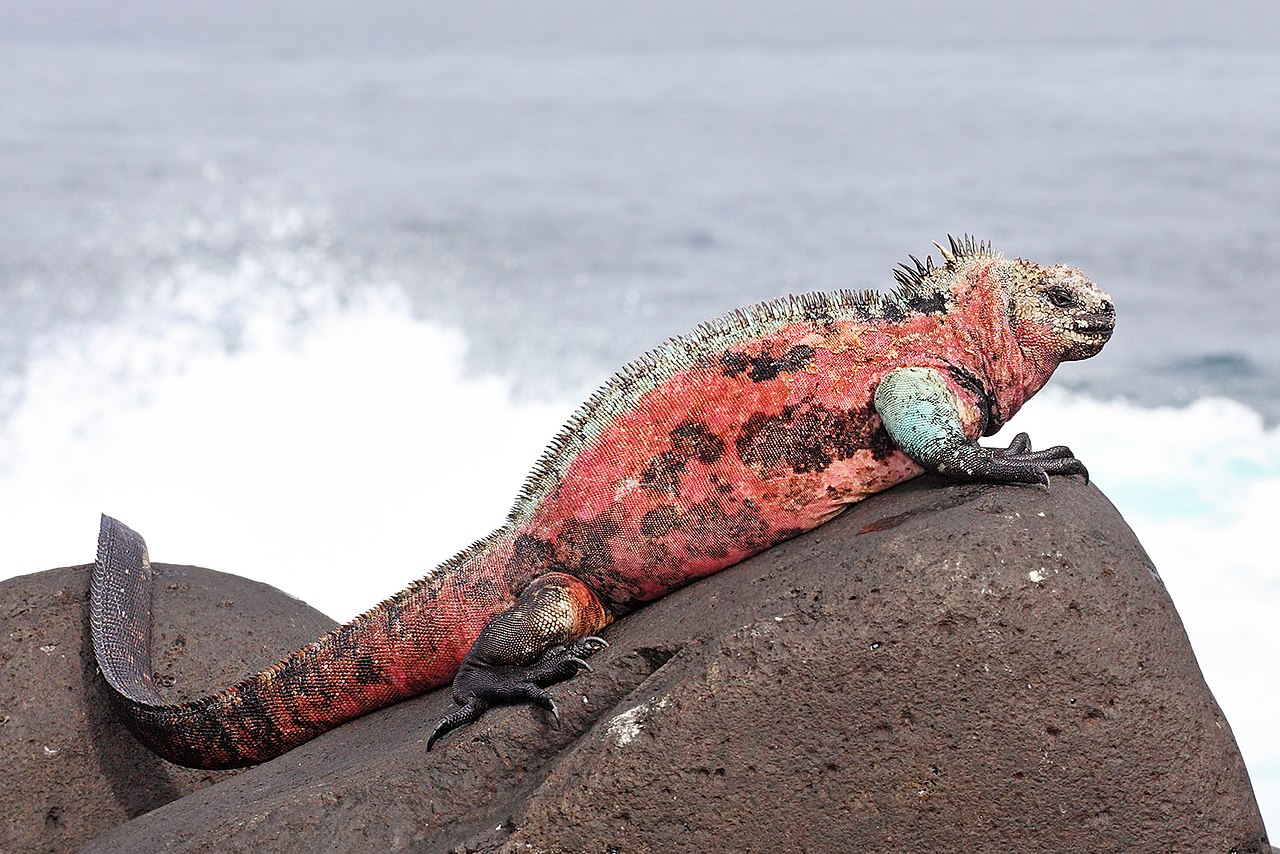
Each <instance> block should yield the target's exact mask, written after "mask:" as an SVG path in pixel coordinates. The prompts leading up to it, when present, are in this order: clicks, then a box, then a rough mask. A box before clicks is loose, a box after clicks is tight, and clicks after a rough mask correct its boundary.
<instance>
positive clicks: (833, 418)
mask: <svg viewBox="0 0 1280 854" xmlns="http://www.w3.org/2000/svg"><path fill="white" fill-rule="evenodd" d="M952 250H953V252H952V253H951V254H947V258H948V264H947V266H946V267H945V268H934V267H933V265H932V263H931V262H930V263H928V264H920V263H919V262H917V266H916V268H915V269H914V270H912V269H910V268H907V273H906V274H905V275H903V274H900V275H899V278H900V280H901V281H902V283H903V288H902V289H901V290H900V291H898V292H896V293H895V294H893V295H889V296H879V295H875V294H854V293H851V292H847V291H845V292H836V293H829V294H807V295H804V296H800V297H784V298H781V299H778V300H774V301H771V302H768V303H763V304H761V305H758V306H755V307H752V308H749V309H743V310H739V311H736V312H732V313H730V314H728V315H726V316H724V317H722V318H720V319H718V320H716V321H712V322H710V323H708V324H704V325H703V326H700V327H698V328H697V329H695V330H694V331H693V332H692V333H690V334H689V335H686V336H683V337H681V338H676V339H672V340H671V341H668V342H667V343H666V344H665V345H663V346H662V347H659V348H658V349H656V350H654V351H652V352H650V353H649V354H646V355H645V356H643V357H642V358H640V359H638V360H637V361H635V362H633V363H631V364H630V365H628V366H627V367H626V368H624V369H623V370H622V371H621V372H619V373H618V374H617V375H615V376H614V377H613V378H612V379H611V380H610V381H609V382H608V383H606V384H605V386H603V387H602V388H601V389H600V390H599V391H597V392H596V394H594V395H593V396H592V397H591V399H590V400H588V402H587V403H586V404H584V406H583V407H582V408H581V409H579V411H578V412H577V413H576V414H575V415H574V416H573V418H571V419H570V421H569V423H568V424H567V425H566V426H565V428H564V429H563V430H562V431H561V433H560V434H559V435H558V436H557V437H556V438H555V440H554V441H553V442H552V445H551V447H550V449H549V450H548V451H547V453H546V454H544V456H543V458H542V459H541V461H540V462H539V463H538V465H537V466H536V467H535V469H534V472H533V474H532V475H531V476H530V477H529V479H528V481H527V482H526V484H525V486H524V488H523V490H522V491H521V495H520V497H519V499H518V500H517V503H516V505H515V507H514V509H513V510H512V512H511V514H510V516H509V517H508V520H507V523H506V524H505V525H504V526H503V527H502V528H500V529H499V530H498V531H496V532H495V533H494V534H492V535H490V536H489V537H487V538H486V539H484V540H481V541H480V542H478V543H476V544H475V545H473V546H471V547H470V548H468V549H467V550H465V551H463V552H462V553H461V554H459V555H458V556H457V557H455V558H454V559H453V560H451V561H449V562H447V563H446V564H444V565H442V566H441V567H439V568H437V569H436V570H435V571H433V572H432V573H431V574H430V575H428V576H427V577H426V578H424V579H422V580H420V581H418V582H416V583H414V584H413V585H411V586H410V587H409V588H408V589H406V590H405V591H403V592H401V593H400V594H398V595H396V596H395V597H393V598H392V599H389V600H387V601H385V602H383V603H382V604H380V605H378V606H377V607H376V608H374V609H372V610H371V611H369V612H367V613H365V614H363V615H361V616H360V617H358V618H356V620H354V621H352V622H351V623H349V624H347V625H345V626H342V627H340V628H338V629H337V630H335V631H334V632H332V633H331V634H329V635H327V636H325V637H324V638H321V639H320V640H318V641H317V642H315V643H314V644H311V645H310V646H308V647H305V648H304V649H302V650H299V651H298V652H296V653H294V654H293V655H291V656H290V657H289V658H287V659H285V660H284V661H283V662H281V663H280V664H279V665H277V666H276V667H274V668H272V669H270V670H267V671H264V672H263V673H261V674H258V675H257V676H254V677H252V678H250V679H248V680H246V681H245V682H243V683H241V684H240V685H238V686H236V687H234V688H232V689H229V690H228V691H226V692H224V693H222V694H219V695H215V696H213V697H208V698H204V699H201V700H196V701H192V702H189V703H184V704H180V705H164V704H163V703H162V701H161V700H160V698H159V697H158V695H157V694H156V692H155V690H154V686H153V685H151V684H150V682H151V680H150V675H149V674H150V666H149V651H148V649H147V646H148V644H149V639H148V638H146V637H143V636H142V635H143V634H144V633H143V631H142V629H141V628H140V627H134V628H132V629H131V628H130V627H131V626H132V625H133V623H131V622H130V621H129V620H128V619H126V618H125V617H123V616H118V615H125V614H127V613H133V612H138V611H140V610H145V602H144V599H145V600H146V601H149V591H148V590H147V589H146V581H145V573H134V574H133V575H134V576H135V577H134V578H133V580H132V581H126V582H123V583H122V582H121V581H120V579H119V577H120V575H121V574H122V572H121V569H120V567H121V566H132V565H134V564H137V565H140V566H144V567H145V546H144V545H142V543H141V539H140V538H137V537H136V535H135V534H133V533H132V532H131V531H129V530H128V529H127V528H125V527H124V526H123V525H120V524H119V523H117V522H114V521H113V520H105V521H104V535H103V540H102V543H103V545H102V546H100V555H99V564H98V568H97V570H96V571H95V580H94V590H95V598H94V603H93V621H94V637H95V649H96V651H97V655H98V659H99V662H100V663H101V665H102V669H103V672H104V675H105V676H106V677H107V679H108V681H109V682H111V684H112V685H113V686H114V687H115V688H116V689H117V691H118V692H119V693H120V695H121V700H122V703H123V705H124V709H125V712H126V719H127V720H128V721H129V722H130V725H131V727H132V728H133V729H134V730H135V732H136V733H137V734H138V735H139V736H140V737H141V738H142V739H143V740H144V741H145V742H146V743H147V744H148V745H149V746H151V747H152V748H153V749H154V750H156V751H157V752H159V753H161V755H164V756H166V757H167V758H170V759H172V760H173V761H176V762H179V763H182V764H188V765H199V766H204V767H229V766H235V765H242V764H251V763H254V762H260V761H263V760H265V759H267V758H270V757H271V756H274V755H277V754H279V753H281V752H283V751H285V750H288V749H289V748H291V747H293V746H295V745H297V744H299V743H301V742H303V741H306V740H307V739H310V738H312V737H314V736H315V735H316V734H318V733H319V732H322V731H324V730H326V729H328V728H330V727H332V726H335V725H337V724H338V723H341V722H342V721H345V720H349V719H350V718H352V717H356V716H358V715H361V714H364V713H366V712H369V711H372V710H373V709H377V708H380V707H382V706H385V705H388V704H390V703H393V702H396V701H398V700H401V699H404V698H406V697H410V696H413V695H415V694H418V693H421V692H422V691H425V690H427V689H429V688H432V687H435V686H438V685H441V684H444V683H445V682H447V681H449V680H450V679H451V678H453V677H454V675H455V674H456V673H457V672H458V670H459V667H460V665H462V663H463V661H464V658H465V657H466V656H467V653H468V650H469V649H471V648H472V647H473V644H477V638H478V637H480V635H481V633H482V631H484V630H485V628H486V626H489V625H490V623H491V622H494V621H495V618H496V617H498V616H499V615H500V614H503V613H504V612H509V609H512V607H513V606H514V605H516V603H517V602H518V600H519V597H521V594H522V593H524V592H525V591H526V590H528V589H529V588H530V585H531V583H533V582H534V581H535V579H538V578H541V577H544V576H546V575H547V574H548V573H552V574H556V573H559V574H561V575H557V576H554V577H555V578H558V579H561V580H562V581H564V582H565V583H564V584H560V583H559V582H557V584H556V587H555V589H556V590H557V591H560V592H559V594H558V595H561V596H563V597H567V599H564V600H563V603H562V604H563V607H562V608H560V610H561V611H562V612H563V613H560V614H558V615H557V616H556V617H555V619H556V620H558V621H559V622H557V623H556V626H555V632H554V637H555V638H558V639H560V642H564V643H567V642H569V641H570V640H572V639H574V638H581V637H582V636H584V635H589V634H591V633H592V632H594V631H597V630H599V629H600V628H601V627H603V626H604V625H606V624H607V623H608V622H609V621H611V620H612V619H613V618H615V617H616V616H620V615H622V614H625V613H626V612H628V611H629V610H631V609H634V608H636V607H638V606H639V605H641V604H643V603H645V602H649V601H652V600H654V599H656V598H659V597H661V596H662V595H664V594H666V593H668V592H670V591H671V590H674V589H676V588H678V587H681V586H683V585H685V584H688V583H690V582H692V581H694V580H696V579H698V578H701V577H703V576H706V575H708V574H710V573H713V572H716V571H718V570H721V569H724V568H725V567H728V566H731V565H733V564H735V563H737V562H738V561H740V560H742V559H744V558H746V557H749V556H751V555H753V554H755V553H757V552H759V551H761V550H763V549H766V548H768V547H769V546H771V545H773V544H775V543H777V542H779V541H781V540H784V539H787V538H788V537H791V536H794V535H796V534H797V533H799V532H802V531H806V530H809V529H811V528H813V527H815V526H817V525H820V524H822V523H823V522H825V521H827V520H828V519H830V518H832V517H833V516H835V515H836V514H838V513H839V512H840V511H841V509H843V508H844V507H845V506H847V505H848V504H849V503H851V502H854V501H858V500H860V499H862V498H864V497H866V496H867V495H870V494H872V493H875V492H878V491H880V490H883V489H886V488H888V487H890V486H892V485H894V484H896V483H899V482H901V481H903V480H906V479H908V478H911V477H914V476H915V475H917V474H919V473H920V472H921V471H922V470H923V469H922V467H921V465H920V464H919V463H918V462H917V461H916V460H914V459H912V457H910V456H908V455H907V454H906V453H904V451H903V450H901V449H900V448H899V447H898V446H897V445H896V444H895V442H894V441H893V439H892V438H891V437H890V435H889V434H888V433H887V432H886V430H885V429H884V427H883V426H882V423H881V418H880V416H879V415H878V414H877V410H876V406H875V394H876V390H877V388H878V387H879V386H880V383H881V381H882V380H883V379H884V378H885V376H886V375H887V374H889V373H890V372H891V371H894V370H896V369H899V368H907V367H919V368H928V369H933V370H935V371H937V373H938V375H939V376H940V377H941V378H942V380H943V381H944V382H945V384H946V386H947V388H948V389H950V392H951V394H952V395H953V396H954V400H955V407H956V412H957V413H958V419H959V425H960V428H961V429H962V431H963V434H964V437H965V438H966V439H968V440H976V439H977V438H978V437H979V436H980V435H983V434H984V433H985V434H990V433H992V432H994V431H995V430H996V429H997V428H998V427H999V426H1000V425H1001V424H1003V423H1004V422H1005V421H1006V420H1007V419H1008V418H1009V417H1011V416H1012V415H1013V414H1014V413H1015V412H1016V411H1017V410H1018V408H1019V407H1020V406H1021V405H1022V403H1023V402H1024V401H1025V400H1026V399H1027V398H1028V397H1030V396H1031V395H1032V394H1034V393H1035V392H1036V391H1037V390H1038V389H1039V388H1040V387H1041V386H1042V385H1043V384H1044V382H1045V381H1046V380H1047V379H1048V377H1049V374H1050V373H1051V372H1052V371H1053V369H1054V367H1056V365H1057V361H1058V359H1057V358H1049V357H1047V356H1046V355H1045V354H1044V353H1041V352H1037V351H1034V350H1032V351H1029V350H1028V349H1027V347H1026V340H1029V339H1028V336H1027V334H1022V335H1019V334H1017V332H1016V330H1015V327H1014V320H1015V319H1016V318H1015V317H1014V314H1013V313H1012V312H1011V299H1010V295H1009V292H1010V285H1009V280H1010V276H1012V275H1014V273H1017V272H1018V270H1022V271H1023V272H1025V269H1023V268H1015V269H1014V273H1010V272H1009V269H1010V268H1009V265H1011V264H1013V265H1018V264H1021V265H1024V267H1025V266H1026V265H1027V264H1028V262H1020V261H1019V262H1009V261H1005V260H1004V259H1003V258H1001V257H1000V256H999V255H998V254H996V253H994V252H992V251H991V250H989V248H987V247H986V246H985V245H978V244H974V243H972V241H970V242H969V243H967V244H959V245H956V244H954V243H953V245H952ZM944 254H945V253H944ZM1039 269H1050V268H1039ZM1026 326H1027V327H1028V328H1029V327H1030V324H1026ZM1023 331H1024V333H1025V331H1026V330H1023ZM1044 334H1048V333H1044ZM1108 334H1109V333H1108ZM1099 346H1100V345H1099ZM131 538H135V539H136V542H134V541H133V539H131ZM130 548H132V549H133V550H135V551H136V550H138V549H141V550H142V552H141V554H140V555H138V556H137V557H132V558H131V557H130V556H129V555H130ZM139 578H140V579H141V580H138V579H139ZM574 579H576V580H577V581H574ZM578 582H581V584H579V583H578ZM521 601H522V600H521ZM547 601H551V600H547ZM556 601H560V600H556ZM539 607H541V608H549V607H551V606H539ZM553 610H554V609H553ZM117 619H119V620H120V621H121V622H120V623H119V624H117V623H115V622H113V621H114V620H117ZM140 625H141V624H140V623H139V626H140ZM146 628H147V630H148V631H149V622H148V623H147V626H146ZM491 631H494V630H492V629H491ZM535 635H537V633H536V632H535ZM521 637H522V638H523V635H522V636H521ZM537 637H539V638H541V637H542V635H537ZM548 637H550V635H548ZM500 643H505V644H507V647H510V648H511V649H512V650H513V651H512V652H511V655H510V658H511V660H512V661H515V662H521V663H523V662H527V661H530V660H532V658H536V656H537V655H539V654H541V653H542V651H543V650H544V649H545V648H546V647H548V646H550V645H551V644H550V642H549V641H547V642H543V641H538V642H537V643H536V644H531V643H530V642H528V639H527V638H524V639H522V640H521V641H520V643H518V644H517V643H516V642H515V641H511V640H509V639H507V638H505V636H504V638H502V639H501V641H500ZM512 644H515V646H512ZM481 645H483V643H482V644H481ZM492 645H493V644H489V646H488V647H486V649H488V648H489V647H492ZM526 646H528V647H529V648H528V649H526V648H525V647H526ZM516 647H519V649H516ZM535 647H536V648H535ZM482 657H483V656H482ZM504 660H505V659H504ZM459 702H464V700H463V699H462V698H461V697H460V698H459ZM468 719H472V718H468Z"/></svg>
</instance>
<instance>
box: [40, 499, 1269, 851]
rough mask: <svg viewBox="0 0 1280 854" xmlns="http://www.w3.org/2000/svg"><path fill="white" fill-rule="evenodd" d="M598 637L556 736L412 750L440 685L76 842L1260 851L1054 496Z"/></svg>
mask: <svg viewBox="0 0 1280 854" xmlns="http://www.w3.org/2000/svg"><path fill="white" fill-rule="evenodd" d="M174 607H175V606H174V605H173V604H172V602H169V603H164V602H162V603H159V604H158V605H157V611H158V612H159V613H161V614H163V613H164V611H165V609H172V608H174ZM607 637H608V638H609V640H610V641H611V642H612V644H613V646H612V647H611V648H610V649H608V650H606V651H604V652H603V653H601V654H600V655H598V656H597V657H596V660H595V661H594V667H595V670H594V672H593V673H586V674H582V675H581V676H580V677H578V678H576V679H575V680H573V681H571V682H569V683H566V684H564V685H561V686H558V687H557V688H555V689H553V693H554V694H555V695H556V697H557V698H558V701H559V703H560V706H561V709H562V713H563V716H564V724H563V726H561V727H560V728H559V729H556V728H553V727H552V726H551V725H550V723H549V721H548V720H547V718H546V717H545V716H544V714H543V713H542V712H540V711H538V710H536V709H532V708H528V707H518V708H504V709H498V710H495V711H493V712H491V713H490V714H488V715H487V716H486V717H485V718H484V719H483V720H482V721H481V722H480V723H478V724H476V725H473V726H471V727H469V728H467V729H465V730H462V731H460V732H458V733H455V734H453V735H451V736H450V737H448V738H447V739H445V740H444V741H443V742H441V744H440V745H438V746H437V747H436V749H435V750H434V751H433V752H432V753H430V754H427V753H426V752H425V744H426V739H427V736H428V734H429V733H430V731H431V729H432V726H433V725H434V723H435V721H436V720H437V719H438V717H439V716H440V714H441V713H442V712H443V711H444V710H445V709H446V708H448V707H449V706H450V702H449V698H448V692H447V691H437V692H435V693H433V694H430V695H426V696H424V697H421V698H417V699H415V700H412V701H409V702H405V703H402V704H400V705H398V706H394V707H392V708H389V709H385V710H382V711H380V712H377V713H375V714H373V715H369V716H367V717H365V718H362V719H360V720H357V721H354V722H352V723H350V724H347V725H345V726H343V727H340V728H339V729H337V730H334V731H333V732H330V733H327V734H325V735H323V736H321V737H320V738H318V739H316V740H315V741H312V742H310V743H308V744H305V745H303V746H302V747H300V748H298V749H296V750H294V751H292V752H290V753H288V754H286V755H284V756H282V757H280V758H279V759H276V760H274V761H272V762H268V763H266V764H264V765H261V766H258V767H257V768H253V769H249V770H248V771H245V772H244V773H241V774H239V775H237V776H234V777H231V778H229V779H225V780H222V781H221V782H219V783H217V784H216V785H213V786H209V787H207V788H204V789H201V790H200V791H197V792H195V793H194V794H190V795H187V796H186V797H184V798H181V799H180V800H177V801H174V802H172V803H169V804H168V805H166V806H164V807H161V808H160V809H158V810H156V811H154V812H152V813H149V814H147V815H145V816H142V817H140V818H138V819H135V820H134V821H132V822H130V823H128V824H126V825H124V826H122V827H120V828H118V829H116V830H114V831H112V832H110V833H107V834H105V835H104V836H102V837H99V838H98V839H97V840H96V841H95V842H94V843H93V844H91V845H90V846H89V847H88V849H86V850H89V851H159V850H184V851H186V850H197V851H294V850H322V849H323V850H353V851H354V850H373V849H385V850H413V851H422V852H426V851H442V850H454V851H494V850H502V851H593V852H595V851H618V852H650V851H662V852H665V851H707V850H728V851H849V850H853V851H976V852H981V851H1002V852H1003V851H1038V852H1051V851H1063V852H1078V851H1098V852H1101V851H1162V852H1164V851H1188V852H1192V851H1194V852H1224V854H1225V852H1228V851H1236V852H1241V854H1244V852H1265V851H1268V850H1269V849H1268V847H1267V845H1266V841H1265V829H1264V828H1263V825H1262V820H1261V818H1260V816H1259V813H1258V809H1257V805H1256V803H1255V801H1254V797H1253V793H1252V790H1251V787H1250V784H1249V779H1248V776H1247V774H1246V772H1245V768H1244V765H1243V763H1242V761H1241V758H1240V755H1239V752H1238V751H1237V749H1236V746H1235V742H1234V739H1233V738H1232V736H1231V731H1230V728H1229V727H1228V726H1227V723H1226V721H1225V720H1224V719H1223V717H1222V714H1221V712H1220V710H1219V709H1218V707H1217V704H1216V703H1215V702H1214V700H1213V698H1212V696H1211V695H1210V693H1209V690H1208V689H1207V687H1206V686H1205V683H1204V680H1203V677H1202V676H1201V674H1200V670H1199V667H1198V666H1197V664H1196V661H1195V658H1194V656H1193V655H1192V652H1191V648H1190V645H1189V644H1188V642H1187V638H1186V635H1185V633H1184V631H1183V629H1182V625H1181V623H1180V621H1179V620H1178V617H1177V614H1176V612H1175V611H1174V608H1173V604H1172V603H1171V601H1170V600H1169V597H1168V595H1167V593H1166V592H1165V589H1164V587H1163V585H1162V584H1161V583H1160V581H1159V579H1158V576H1157V575H1156V572H1155V569H1154V567H1153V566H1152V565H1151V562H1150V560H1149V558H1148V557H1147V555H1146V554H1145V552H1144V551H1143V550H1142V547H1141V546H1140V545H1139V543H1138V542H1137V540H1136V539H1135V538H1134V536H1133V534H1132V533H1131V532H1130V531H1129V529H1128V527H1127V526H1126V525H1125V524H1124V522H1123V520H1122V519H1121V518H1120V517H1119V515H1118V514H1117V513H1116V512H1115V510H1114V509H1113V508H1112V507H1111V505H1110V504H1109V503H1108V502H1107V501H1106V499H1105V498H1104V497H1103V496H1102V495H1101V494H1100V493H1099V492H1098V491H1097V490H1096V489H1095V488H1093V487H1089V486H1085V485H1084V484H1082V483H1080V482H1079V480H1078V479H1074V478H1058V479H1055V481H1054V484H1053V489H1052V491H1050V492H1045V491H1044V490H1040V489H1034V488H1007V487H995V486H989V485H977V484H954V483H944V482H942V481H939V480H936V479H932V478H923V479H920V480H918V481H915V482H913V483H910V484H907V485H905V486H903V487H900V488H897V489H894V490H891V491H889V492H887V493H884V494H882V495H879V496H876V497H874V498H872V499H870V500H868V501H866V502H864V503H863V504H861V505H858V506H855V507H854V508H853V509H851V510H850V511H849V512H848V513H847V514H845V515H844V516H843V517H842V518H840V519H838V520H836V521H835V522H833V523H831V524H829V525H827V526H825V527H823V528H821V529H819V530H818V531H815V532H813V533H811V534H808V535H806V536H803V537H800V538H797V539H796V540H793V541H791V542H789V543H786V544H784V545H782V546H781V547H778V548H776V549H773V550H771V551H770V552H767V553H765V554H763V555H761V556H759V557H757V558H755V559H753V560H751V561H749V562H747V563H745V564H743V565H741V566H739V567H736V568H734V569H731V570H727V571H725V572H722V573H720V574H718V575H715V576H712V577H711V578H708V579H706V580H704V581H702V582H700V583H698V584H695V585H693V586H691V587H688V588H686V589H684V590H682V591H679V592H677V593H675V594H673V595H671V596H669V597H667V598H665V599H663V600H661V601H659V602H657V603H655V604H653V605H651V606H649V607H646V608H644V609H642V610H641V611H639V612H637V613H636V614H634V615H632V616H631V617H628V618H627V619H625V620H623V621H621V622H620V623H618V624H617V625H615V626H613V627H611V628H610V629H609V630H608V632H607ZM235 648H236V646H235V645H234V644H231V643H230V642H228V646H227V647H226V649H227V650H232V649H235ZM282 651H284V647H281V649H280V650H277V652H282ZM73 669H74V668H73ZM76 672H77V673H79V672H80V671H78V670H77V671H76ZM41 688H42V690H45V691H47V692H48V696H54V693H53V692H54V690H55V689H57V690H62V691H63V692H64V693H65V688H64V687H60V685H59V684H58V683H47V684H44V685H42V686H41ZM86 690H91V691H95V692H96V691H97V690H98V688H97V687H95V686H93V685H90V686H89V687H88V688H86V687H85V685H84V683H83V682H79V683H76V685H75V686H74V691H77V692H84V691H86ZM73 693H74V692H73ZM95 696H96V695H95ZM77 702H80V701H77ZM101 727H102V728H108V727H109V724H107V723H102V724H101ZM117 735H118V734H117ZM103 743H105V742H104V735H103V733H102V732H101V731H100V732H98V733H97V734H96V735H95V738H94V740H93V741H92V744H97V745H101V744H103ZM112 743H115V744H119V742H112ZM137 749H138V750H141V748H137ZM168 773H172V772H170V771H167V770H165V766H164V765H163V763H160V762H159V761H154V762H153V763H152V764H151V765H150V766H149V767H147V766H145V765H143V766H142V767H138V768H137V769H136V774H137V776H136V778H135V783H134V785H138V786H141V785H144V783H145V782H146V780H147V779H149V778H148V775H149V774H151V775H160V774H168ZM99 797H101V795H99Z"/></svg>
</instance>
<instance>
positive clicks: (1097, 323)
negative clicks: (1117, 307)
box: [1075, 314, 1116, 338]
mask: <svg viewBox="0 0 1280 854" xmlns="http://www.w3.org/2000/svg"><path fill="white" fill-rule="evenodd" d="M1115 328H1116V319H1115V316H1114V315H1106V314H1095V315H1093V316H1092V317H1082V318H1080V319H1079V320H1077V321H1076V325H1075V331H1076V332H1078V333H1079V334H1081V335H1084V336H1086V337H1088V338H1110V337H1111V333H1112V332H1114V331H1115Z"/></svg>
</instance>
